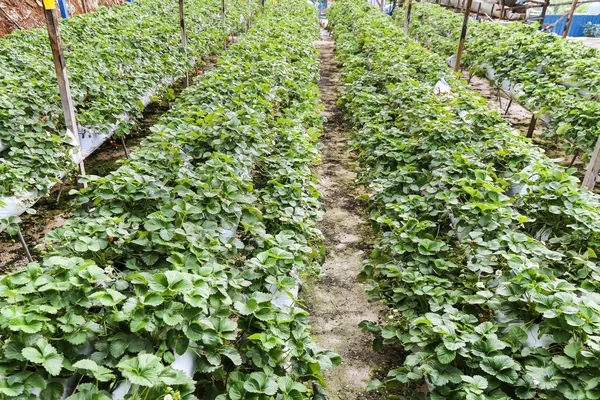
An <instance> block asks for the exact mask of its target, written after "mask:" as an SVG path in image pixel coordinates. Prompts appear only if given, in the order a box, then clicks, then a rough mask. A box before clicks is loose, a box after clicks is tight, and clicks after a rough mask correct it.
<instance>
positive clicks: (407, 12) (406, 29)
mask: <svg viewBox="0 0 600 400" xmlns="http://www.w3.org/2000/svg"><path fill="white" fill-rule="evenodd" d="M411 13H412V0H408V8H407V9H406V23H405V24H404V34H405V35H406V36H408V28H409V27H410V14H411Z"/></svg>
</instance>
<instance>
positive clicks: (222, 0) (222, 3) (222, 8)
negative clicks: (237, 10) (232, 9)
mask: <svg viewBox="0 0 600 400" xmlns="http://www.w3.org/2000/svg"><path fill="white" fill-rule="evenodd" d="M221 19H222V20H223V23H225V0H221Z"/></svg>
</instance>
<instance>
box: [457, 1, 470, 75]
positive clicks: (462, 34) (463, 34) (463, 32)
mask: <svg viewBox="0 0 600 400" xmlns="http://www.w3.org/2000/svg"><path fill="white" fill-rule="evenodd" d="M472 4H473V0H467V7H466V8H465V18H464V19H463V24H462V30H461V31H460V40H459V41H458V51H457V52H456V64H455V65H454V72H459V71H460V59H461V58H462V53H463V51H464V49H465V38H466V37H467V25H468V24H469V14H470V13H471V5H472Z"/></svg>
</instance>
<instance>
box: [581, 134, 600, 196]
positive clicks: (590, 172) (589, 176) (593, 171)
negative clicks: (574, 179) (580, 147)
mask: <svg viewBox="0 0 600 400" xmlns="http://www.w3.org/2000/svg"><path fill="white" fill-rule="evenodd" d="M598 172H600V135H599V136H598V140H597V141H596V146H595V147H594V153H593V154H592V158H591V159H590V162H589V164H588V166H587V169H586V171H585V176H584V177H583V181H582V182H581V187H582V188H584V187H586V188H588V189H589V190H592V189H594V186H595V185H596V178H598Z"/></svg>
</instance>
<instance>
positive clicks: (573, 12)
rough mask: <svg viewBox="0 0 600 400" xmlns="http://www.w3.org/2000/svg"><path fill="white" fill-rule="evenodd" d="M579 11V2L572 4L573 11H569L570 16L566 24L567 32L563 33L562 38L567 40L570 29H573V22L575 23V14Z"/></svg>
mask: <svg viewBox="0 0 600 400" xmlns="http://www.w3.org/2000/svg"><path fill="white" fill-rule="evenodd" d="M576 9H577V0H573V1H572V2H571V9H570V10H569V16H568V17H567V23H566V24H565V30H564V31H563V34H562V38H563V39H564V38H566V37H567V35H568V34H569V28H571V22H572V21H573V14H575V10H576Z"/></svg>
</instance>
